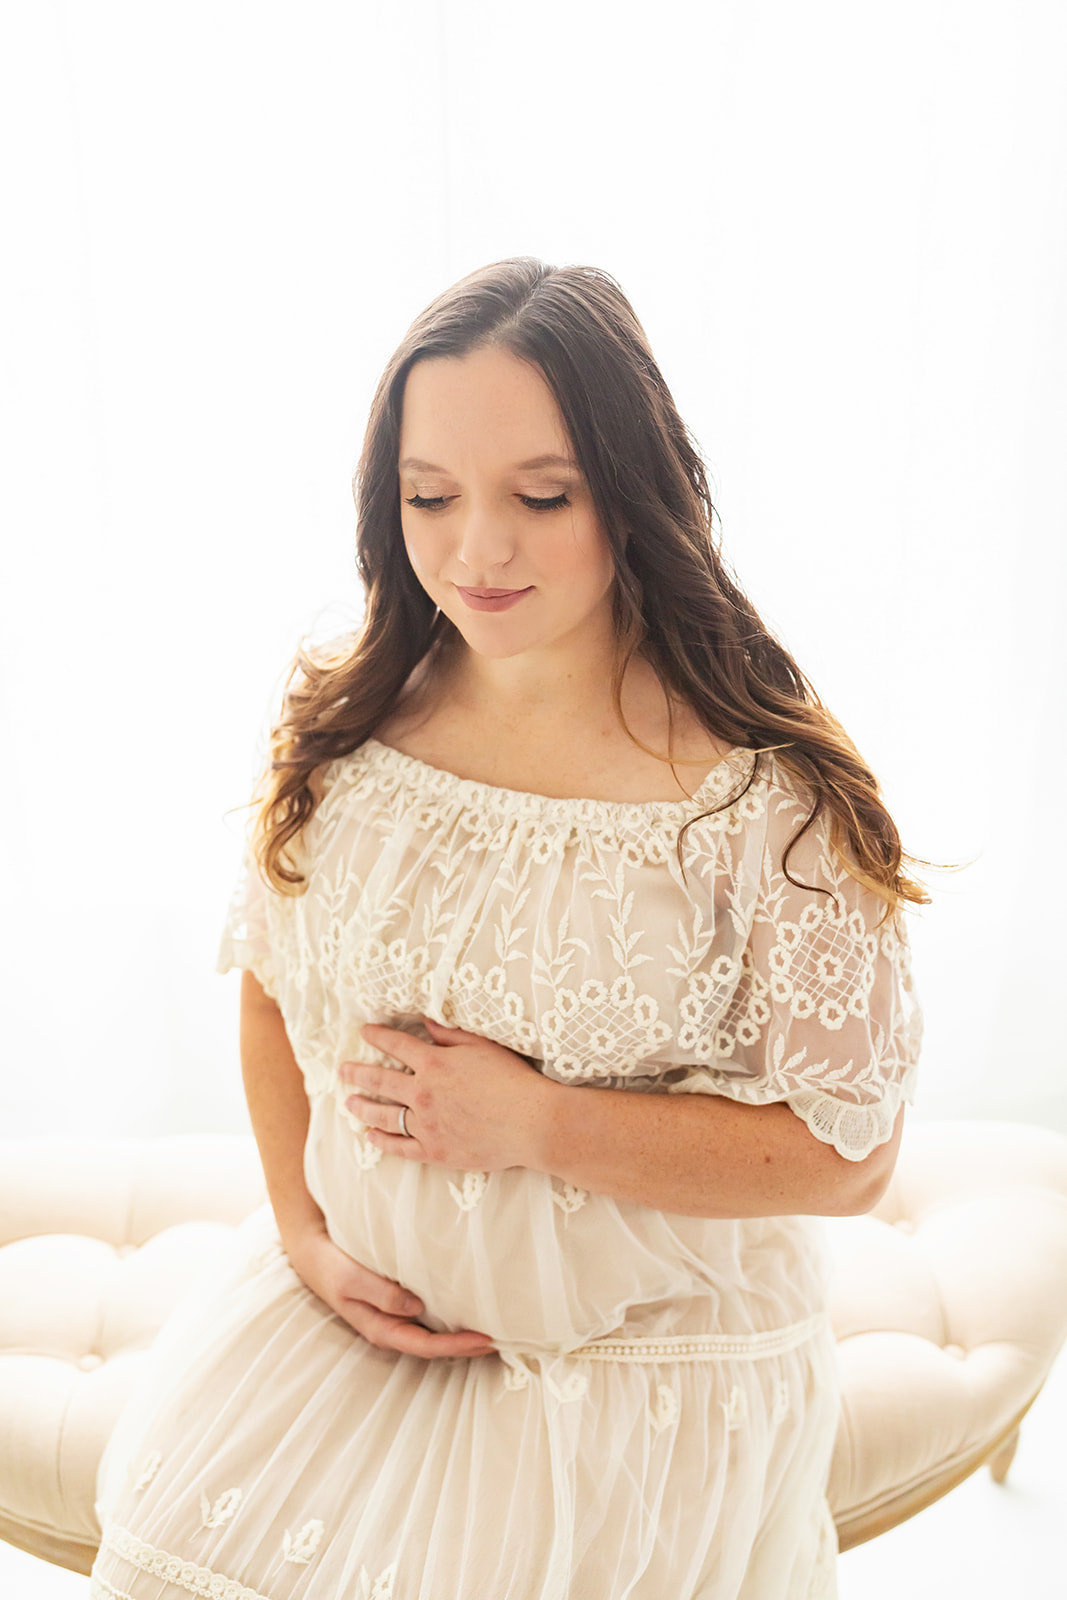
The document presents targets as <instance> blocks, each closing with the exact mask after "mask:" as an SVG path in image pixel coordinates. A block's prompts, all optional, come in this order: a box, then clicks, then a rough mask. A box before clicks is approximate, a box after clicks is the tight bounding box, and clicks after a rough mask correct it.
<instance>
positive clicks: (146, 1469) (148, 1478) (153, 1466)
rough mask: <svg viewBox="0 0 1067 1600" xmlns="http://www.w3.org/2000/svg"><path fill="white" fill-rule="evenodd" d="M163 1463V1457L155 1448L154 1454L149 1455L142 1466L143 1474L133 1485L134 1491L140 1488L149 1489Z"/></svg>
mask: <svg viewBox="0 0 1067 1600" xmlns="http://www.w3.org/2000/svg"><path fill="white" fill-rule="evenodd" d="M162 1465H163V1457H162V1456H161V1455H160V1453H159V1451H158V1450H153V1451H152V1454H151V1455H150V1456H149V1457H148V1459H147V1460H146V1462H145V1464H144V1466H143V1467H142V1468H141V1476H140V1477H139V1478H138V1480H137V1482H136V1483H135V1484H134V1486H133V1488H134V1493H136V1492H137V1491H138V1490H139V1489H147V1488H148V1485H149V1484H150V1483H151V1482H152V1479H153V1478H154V1477H155V1475H156V1473H157V1472H158V1471H159V1469H160V1467H161V1466H162Z"/></svg>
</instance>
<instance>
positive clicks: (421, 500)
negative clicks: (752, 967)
mask: <svg viewBox="0 0 1067 1600" xmlns="http://www.w3.org/2000/svg"><path fill="white" fill-rule="evenodd" d="M519 499H520V500H521V501H522V503H523V505H524V506H526V507H527V508H528V510H530V511H558V510H559V509H560V508H561V507H562V506H569V505H570V501H569V500H568V499H567V495H566V492H564V493H563V494H557V495H553V496H552V498H551V499H550V500H539V499H538V498H537V496H536V495H532V494H520V496H519ZM405 504H406V505H409V506H414V508H415V510H416V511H440V509H441V507H442V506H443V505H445V504H447V498H446V496H445V495H443V494H438V495H434V496H433V497H432V498H431V497H428V496H423V495H421V494H413V495H412V496H411V498H410V499H409V500H406V501H405Z"/></svg>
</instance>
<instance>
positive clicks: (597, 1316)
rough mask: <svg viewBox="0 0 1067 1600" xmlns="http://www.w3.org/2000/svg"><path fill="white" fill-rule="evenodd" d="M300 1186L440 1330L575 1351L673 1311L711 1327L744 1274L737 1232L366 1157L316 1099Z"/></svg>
mask: <svg viewBox="0 0 1067 1600" xmlns="http://www.w3.org/2000/svg"><path fill="white" fill-rule="evenodd" d="M304 1165H305V1176H306V1180H307V1184H308V1188H309V1189H310V1191H311V1193H312V1196H313V1198H314V1199H315V1200H316V1202H317V1203H318V1204H319V1205H320V1206H321V1207H322V1210H323V1212H324V1214H325V1216H326V1220H327V1225H328V1227H329V1231H330V1234H331V1237H332V1238H333V1239H334V1241H335V1242H336V1243H337V1244H338V1245H339V1246H340V1247H341V1249H343V1250H345V1251H346V1252H347V1253H348V1254H349V1255H351V1256H353V1257H354V1258H355V1259H356V1260H357V1261H361V1262H362V1263H363V1264H364V1265H365V1266H368V1267H370V1268H371V1269H372V1270H373V1271H374V1272H378V1273H380V1274H382V1276H383V1277H387V1278H392V1279H395V1280H396V1281H397V1282H398V1283H401V1284H403V1285H404V1287H405V1288H408V1289H411V1290H413V1291H414V1293H416V1294H417V1295H419V1296H420V1297H421V1299H422V1300H423V1301H424V1303H425V1305H426V1315H425V1316H424V1317H422V1318H421V1319H420V1320H421V1321H423V1322H425V1323H426V1324H427V1326H429V1327H431V1328H434V1329H435V1330H438V1331H445V1330H449V1331H452V1330H455V1329H459V1328H477V1329H478V1330H479V1331H481V1332H483V1333H486V1334H488V1335H489V1336H490V1337H491V1338H493V1339H495V1340H500V1341H503V1342H514V1343H517V1344H521V1345H524V1346H526V1347H528V1348H531V1349H538V1348H540V1347H545V1348H547V1349H551V1350H560V1349H568V1348H573V1347H575V1346H576V1345H578V1344H582V1343H585V1342H586V1341H587V1340H589V1339H595V1338H599V1337H601V1336H603V1335H605V1334H608V1333H612V1332H615V1331H616V1330H617V1329H619V1328H620V1327H621V1326H622V1325H623V1324H624V1323H627V1324H630V1325H632V1324H633V1323H634V1321H635V1318H636V1319H637V1320H638V1321H639V1320H640V1317H641V1313H642V1311H643V1310H645V1309H646V1308H647V1309H648V1310H649V1311H650V1312H651V1313H653V1314H657V1315H659V1316H660V1324H659V1326H657V1327H656V1328H655V1330H654V1331H656V1332H662V1331H666V1330H665V1328H664V1326H663V1324H662V1310H663V1307H664V1306H668V1307H669V1306H671V1305H675V1304H677V1305H680V1306H682V1307H685V1308H687V1309H688V1311H689V1313H690V1316H691V1315H692V1312H693V1309H694V1303H697V1305H698V1306H699V1312H698V1320H699V1321H700V1322H701V1323H702V1324H703V1325H704V1326H706V1327H708V1328H716V1327H721V1326H722V1323H721V1320H720V1315H719V1313H720V1305H721V1302H722V1299H723V1296H724V1294H725V1295H726V1296H727V1297H728V1296H729V1291H730V1290H731V1289H734V1288H736V1287H739V1283H738V1277H739V1274H740V1273H741V1272H742V1271H743V1263H742V1262H741V1260H740V1252H739V1250H738V1248H737V1229H738V1224H737V1223H735V1222H732V1221H726V1220H712V1219H707V1218H699V1217H674V1216H667V1215H665V1214H664V1213H663V1212H659V1211H655V1210H652V1209H650V1208H647V1207H643V1206H634V1205H629V1204H627V1203H625V1202H616V1201H614V1200H611V1199H608V1198H607V1197H606V1196H603V1195H592V1194H588V1193H586V1192H585V1191H583V1190H581V1189H578V1188H576V1187H575V1186H573V1185H571V1184H568V1183H565V1182H564V1181H563V1180H561V1179H559V1178H555V1177H551V1176H549V1175H547V1174H545V1173H540V1172H534V1171H530V1170H527V1169H525V1168H519V1167H511V1168H508V1169H507V1170H505V1171H502V1172H490V1173H481V1172H456V1171H453V1170H451V1169H448V1168H444V1167H439V1166H433V1165H430V1164H428V1163H423V1162H417V1161H406V1160H405V1159H404V1158H403V1157H398V1156H393V1155H388V1154H385V1153H383V1152H382V1151H380V1150H377V1149H376V1148H375V1147H374V1146H373V1145H368V1144H367V1143H366V1141H365V1140H364V1139H362V1138H361V1136H360V1134H359V1133H358V1132H357V1131H356V1130H355V1129H354V1128H353V1127H352V1126H351V1125H350V1124H349V1122H348V1120H347V1119H346V1118H344V1117H343V1114H342V1115H338V1112H337V1105H336V1101H334V1100H333V1099H332V1098H331V1097H327V1096H324V1097H322V1098H320V1099H317V1100H316V1101H313V1103H312V1112H311V1123H310V1127H309V1130H308V1139H307V1145H306V1149H305V1162H304Z"/></svg>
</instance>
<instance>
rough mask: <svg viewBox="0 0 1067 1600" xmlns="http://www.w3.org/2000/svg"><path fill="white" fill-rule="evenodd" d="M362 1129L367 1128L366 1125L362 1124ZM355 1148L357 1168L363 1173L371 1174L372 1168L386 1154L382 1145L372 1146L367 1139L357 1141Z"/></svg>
mask: <svg viewBox="0 0 1067 1600" xmlns="http://www.w3.org/2000/svg"><path fill="white" fill-rule="evenodd" d="M360 1127H361V1128H362V1127H366V1123H360ZM353 1148H354V1151H355V1157H356V1166H357V1167H358V1168H359V1170H360V1171H361V1172H369V1171H370V1169H371V1168H372V1167H376V1166H377V1165H378V1163H379V1161H380V1160H381V1159H382V1155H383V1153H384V1152H383V1151H382V1148H381V1146H380V1145H377V1144H370V1143H368V1141H367V1140H366V1139H357V1140H356V1141H355V1143H354V1146H353Z"/></svg>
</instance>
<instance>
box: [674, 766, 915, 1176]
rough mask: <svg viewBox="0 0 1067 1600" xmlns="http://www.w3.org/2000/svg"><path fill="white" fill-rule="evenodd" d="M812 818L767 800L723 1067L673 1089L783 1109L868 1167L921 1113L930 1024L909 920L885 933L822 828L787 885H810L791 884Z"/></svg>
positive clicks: (891, 923) (717, 1062) (788, 802)
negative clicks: (792, 843)
mask: <svg viewBox="0 0 1067 1600" xmlns="http://www.w3.org/2000/svg"><path fill="white" fill-rule="evenodd" d="M806 814H807V812H806V810H805V809H803V808H802V806H801V805H800V803H799V802H798V801H796V800H795V799H794V798H793V797H792V796H788V795H784V794H783V792H782V791H781V790H780V789H779V790H775V789H773V788H772V791H771V796H770V800H769V806H768V827H767V836H766V840H765V844H764V849H763V858H762V865H761V870H760V876H759V887H758V891H757V893H756V895H755V897H754V900H753V903H752V907H751V912H752V917H751V924H750V929H749V934H748V939H747V943H746V945H745V948H744V950H743V953H742V955H741V961H740V974H739V978H738V982H737V986H736V988H735V989H734V991H733V994H732V998H731V999H730V1001H729V1003H728V1005H727V1006H726V1008H725V1010H724V1012H723V1014H722V1017H721V1020H720V1022H719V1025H718V1028H717V1030H716V1033H715V1048H714V1062H713V1063H712V1064H709V1065H707V1066H700V1067H696V1068H694V1069H693V1071H691V1072H690V1074H689V1075H688V1076H687V1077H686V1078H684V1079H682V1080H681V1081H680V1082H678V1083H676V1084H674V1085H672V1089H673V1090H675V1091H681V1092H697V1093H699V1092H704V1093H713V1094H722V1095H728V1096H729V1097H731V1098H732V1099H735V1100H740V1101H744V1102H747V1103H749V1104H753V1105H760V1104H765V1103H767V1102H769V1101H774V1100H779V1101H782V1100H784V1101H785V1102H786V1103H787V1104H788V1105H789V1107H790V1108H791V1109H792V1110H793V1111H795V1112H796V1114H797V1115H798V1116H799V1117H801V1118H802V1119H803V1120H804V1121H805V1122H806V1123H807V1125H808V1127H809V1128H810V1129H811V1132H812V1133H813V1134H814V1136H815V1137H816V1138H817V1139H820V1140H822V1141H823V1143H825V1144H832V1145H833V1146H834V1148H835V1149H836V1150H837V1151H838V1153H839V1154H840V1155H842V1156H844V1157H846V1158H847V1159H848V1160H850V1161H862V1160H863V1159H864V1157H865V1156H868V1155H869V1154H870V1153H871V1151H872V1150H874V1149H875V1148H876V1146H878V1145H880V1144H884V1143H885V1142H886V1141H887V1140H888V1139H889V1138H890V1137H891V1136H892V1132H893V1125H894V1123H895V1121H896V1117H897V1113H898V1111H899V1109H900V1104H901V1101H902V1100H907V1101H908V1103H909V1104H914V1099H915V1080H916V1073H917V1064H918V1056H919V1045H920V1042H921V1037H922V1018H921V1013H920V1010H919V1007H918V1003H917V1000H916V997H915V992H914V989H913V985H912V980H911V963H910V952H909V948H908V943H907V936H906V933H905V930H904V927H903V918H902V916H900V915H898V916H897V917H895V918H894V917H893V916H890V917H889V918H888V919H887V920H886V921H885V922H880V919H881V916H882V912H883V910H884V909H885V907H884V902H883V901H881V900H880V899H879V898H878V897H877V896H876V895H875V894H873V893H872V892H871V891H870V890H868V889H865V888H864V887H863V886H862V885H861V884H859V883H857V882H856V880H855V879H854V878H853V877H851V876H850V875H849V874H848V873H847V872H846V871H845V868H844V866H843V864H842V863H841V862H840V860H839V859H838V857H837V856H836V853H835V852H834V851H833V849H832V847H831V845H830V839H829V827H828V823H827V821H826V819H825V818H820V819H819V822H818V823H816V824H815V825H813V827H812V828H810V829H809V830H808V832H807V834H805V836H804V838H803V839H801V840H800V841H799V842H798V844H797V846H796V848H795V849H794V850H793V852H792V854H791V855H790V857H789V871H790V874H791V876H792V877H793V878H796V879H798V880H799V881H800V882H801V883H803V884H808V885H811V886H812V887H811V888H797V887H795V885H794V884H792V883H791V882H790V881H789V879H788V878H787V877H786V876H785V873H784V871H783V868H782V855H783V852H784V848H785V845H786V844H787V842H788V840H789V838H790V837H791V836H792V834H793V832H794V831H795V829H796V827H797V825H798V824H799V823H800V822H801V821H802V820H803V818H804V817H805V816H806ZM819 889H823V890H830V891H831V892H832V895H833V896H834V898H833V899H832V898H831V897H830V895H828V894H824V893H819V892H818V890H819ZM835 902H836V903H835ZM879 924H880V925H879Z"/></svg>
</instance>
